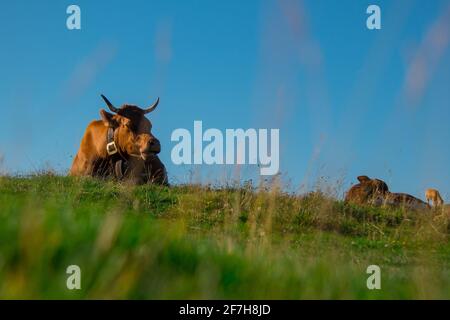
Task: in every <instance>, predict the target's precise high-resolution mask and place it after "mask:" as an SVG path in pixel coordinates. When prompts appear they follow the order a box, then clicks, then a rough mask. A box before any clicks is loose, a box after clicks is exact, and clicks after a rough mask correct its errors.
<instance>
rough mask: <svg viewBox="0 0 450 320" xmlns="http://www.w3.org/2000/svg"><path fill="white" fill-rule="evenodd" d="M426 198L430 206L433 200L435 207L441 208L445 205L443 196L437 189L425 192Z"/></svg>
mask: <svg viewBox="0 0 450 320" xmlns="http://www.w3.org/2000/svg"><path fill="white" fill-rule="evenodd" d="M425 198H426V199H427V202H428V204H430V200H431V203H432V204H433V206H435V207H439V206H442V205H443V204H444V200H442V197H441V194H440V193H439V191H437V190H436V189H427V191H425Z"/></svg>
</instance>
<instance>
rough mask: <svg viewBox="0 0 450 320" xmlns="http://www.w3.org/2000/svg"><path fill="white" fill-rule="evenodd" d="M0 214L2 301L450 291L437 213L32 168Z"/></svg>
mask: <svg viewBox="0 0 450 320" xmlns="http://www.w3.org/2000/svg"><path fill="white" fill-rule="evenodd" d="M0 221H1V223H0V298H8V299H9V298H20V299H22V298H23V299H25V298H45V299H53V298H62V299H73V298H118V299H128V298H131V299H136V298H143V299H165V298H187V299H191V298H202V299H203V298H250V299H254V298H269V299H283V298H284V299H305V298H306V299H308V298H319V299H328V298H332V299H347V298H350V299H351V298H356V299H392V298H401V299H408V298H444V299H448V298H450V271H449V270H450V269H449V266H450V244H449V235H450V227H449V225H450V223H449V222H450V218H449V216H448V213H447V212H438V211H433V212H407V211H403V210H393V209H383V208H373V207H358V206H353V205H348V204H346V203H343V202H342V201H338V200H336V199H335V198H334V197H332V196H329V195H328V193H326V194H325V193H322V192H320V191H317V192H312V193H308V194H305V195H296V194H287V193H284V192H282V191H281V189H280V188H277V185H276V184H275V185H272V186H267V185H261V186H259V187H257V188H255V187H253V186H251V185H247V186H244V187H239V188H231V187H230V188H222V189H217V188H208V187H202V186H195V185H186V186H174V187H170V188H169V187H158V186H151V185H146V186H138V187H134V186H130V185H127V184H119V183H114V182H110V181H100V180H95V179H88V178H86V179H75V178H68V177H59V176H52V175H40V176H35V177H24V178H20V177H1V178H0ZM73 264H75V265H78V266H80V268H81V270H82V288H81V290H73V291H72V290H68V289H67V287H66V279H67V277H68V275H67V274H66V268H67V266H69V265H73ZM372 264H376V265H379V266H380V267H381V270H382V281H381V283H382V289H381V290H368V289H367V287H366V279H367V277H368V275H367V274H366V268H367V266H369V265H372Z"/></svg>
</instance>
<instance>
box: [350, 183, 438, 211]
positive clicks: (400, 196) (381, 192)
mask: <svg viewBox="0 0 450 320" xmlns="http://www.w3.org/2000/svg"><path fill="white" fill-rule="evenodd" d="M357 179H358V181H359V183H358V184H356V185H354V186H352V187H351V188H350V189H349V191H348V192H347V194H346V196H345V201H346V202H349V203H355V204H359V205H364V204H368V205H378V206H381V205H388V206H395V207H404V208H407V209H426V208H429V206H428V204H427V203H426V202H424V201H422V200H420V199H417V198H416V197H413V196H412V195H409V194H406V193H394V192H390V191H389V188H388V186H387V184H386V183H385V182H384V181H382V180H379V179H370V178H369V177H367V176H359V177H358V178H357Z"/></svg>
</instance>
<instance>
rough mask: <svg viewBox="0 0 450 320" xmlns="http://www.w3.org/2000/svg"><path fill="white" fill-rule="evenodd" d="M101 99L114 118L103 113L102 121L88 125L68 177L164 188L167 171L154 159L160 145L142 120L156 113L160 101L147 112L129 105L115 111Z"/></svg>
mask: <svg viewBox="0 0 450 320" xmlns="http://www.w3.org/2000/svg"><path fill="white" fill-rule="evenodd" d="M102 98H103V100H104V101H105V102H106V105H107V106H108V108H109V109H110V110H111V111H112V112H114V114H112V113H109V112H106V111H105V110H103V109H102V110H100V116H101V120H94V121H92V122H91V123H90V124H89V125H88V127H87V129H86V131H85V133H84V136H83V139H82V140H81V144H80V148H79V150H78V152H77V154H76V156H75V158H74V160H73V163H72V167H71V169H70V175H72V176H97V177H111V176H112V177H116V178H117V179H121V180H122V179H124V180H129V181H131V182H133V183H137V184H140V183H146V182H151V183H157V184H167V173H166V169H165V167H164V165H163V163H162V162H161V161H160V160H159V158H158V156H157V154H158V153H159V152H160V151H161V145H160V143H159V140H158V139H156V137H155V136H154V135H153V134H152V133H151V128H152V124H151V122H150V121H149V120H148V119H147V118H146V117H145V114H147V113H150V112H152V111H153V110H155V108H156V106H157V105H158V102H159V98H158V100H157V101H156V102H155V103H154V104H153V105H152V106H150V107H149V108H147V109H141V108H139V107H137V106H134V105H128V104H125V105H123V106H121V107H120V108H116V107H114V105H113V104H112V103H111V102H109V100H108V99H107V98H106V97H105V96H103V95H102Z"/></svg>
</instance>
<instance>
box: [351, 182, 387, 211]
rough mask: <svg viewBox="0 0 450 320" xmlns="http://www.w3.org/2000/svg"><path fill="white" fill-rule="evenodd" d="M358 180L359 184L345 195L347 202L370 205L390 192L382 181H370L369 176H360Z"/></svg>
mask: <svg viewBox="0 0 450 320" xmlns="http://www.w3.org/2000/svg"><path fill="white" fill-rule="evenodd" d="M357 179H358V181H359V183H358V184H355V185H354V186H352V187H351V188H350V190H348V192H347V194H346V195H345V201H346V202H351V203H355V204H369V203H372V202H373V201H374V199H376V198H379V197H383V196H384V195H385V194H387V193H388V192H389V188H388V186H387V184H386V183H385V182H384V181H382V180H379V179H370V178H369V177H368V176H359V177H358V178H357Z"/></svg>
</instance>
